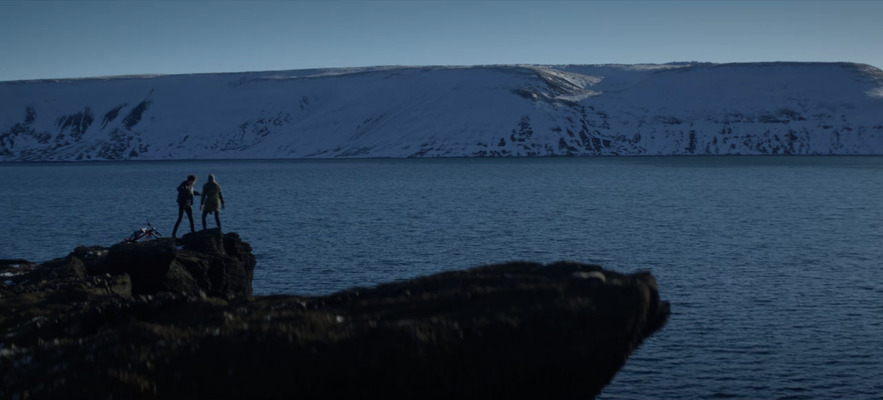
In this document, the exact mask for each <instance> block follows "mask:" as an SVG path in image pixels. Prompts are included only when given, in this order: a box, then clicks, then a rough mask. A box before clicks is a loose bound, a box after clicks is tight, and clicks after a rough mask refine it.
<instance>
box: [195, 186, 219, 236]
mask: <svg viewBox="0 0 883 400" xmlns="http://www.w3.org/2000/svg"><path fill="white" fill-rule="evenodd" d="M222 208H224V195H223V194H222V193H221V185H218V182H216V181H215V176H214V175H212V174H209V176H208V182H206V183H205V185H203V186H202V198H201V200H200V206H199V209H200V210H202V229H205V216H206V215H208V213H215V222H217V223H218V230H220V229H221V209H222Z"/></svg>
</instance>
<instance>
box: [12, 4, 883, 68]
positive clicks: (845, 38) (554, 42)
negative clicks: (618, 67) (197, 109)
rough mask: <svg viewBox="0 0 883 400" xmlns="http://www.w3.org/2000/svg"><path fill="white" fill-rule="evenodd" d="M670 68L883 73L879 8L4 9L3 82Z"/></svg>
mask: <svg viewBox="0 0 883 400" xmlns="http://www.w3.org/2000/svg"><path fill="white" fill-rule="evenodd" d="M675 61H706V62H754V61H849V62H859V63H865V64H870V65H873V66H876V67H883V1H698V0H697V1H664V0H655V1H615V2H603V1H564V2H554V1H543V2H539V1H537V2H533V1H518V2H510V1H488V2H474V1H437V2H430V1H407V2H406V1H366V2H352V1H323V2H308V1H270V2H256V1H248V2H244V1H243V2H237V1H218V2H213V1H198V2H184V1H176V2H160V1H143V2H135V1H97V2H80V1H63V2H52V1H23V2H16V1H3V2H0V81H10V80H26V79H54V78H74V77H93V76H110V75H132V74H181V73H210V72H238V71H264V70H289V69H308V68H333V67H359V66H375V65H486V64H604V63H623V64H631V63H666V62H675Z"/></svg>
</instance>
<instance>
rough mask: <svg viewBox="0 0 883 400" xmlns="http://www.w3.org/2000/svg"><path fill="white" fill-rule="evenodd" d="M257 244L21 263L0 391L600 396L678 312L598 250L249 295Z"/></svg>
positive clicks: (192, 245) (8, 316) (9, 394)
mask: <svg viewBox="0 0 883 400" xmlns="http://www.w3.org/2000/svg"><path fill="white" fill-rule="evenodd" d="M179 247H180V248H179ZM134 255H138V257H135V256H134ZM253 260H254V257H253V256H252V255H251V248H250V247H249V246H248V244H246V243H244V242H242V241H241V240H239V237H238V236H237V235H235V234H227V235H221V233H220V232H217V231H206V232H202V233H198V234H196V235H188V236H185V238H184V240H183V241H179V242H178V243H176V242H175V241H174V239H166V240H162V241H154V242H151V243H144V244H136V245H117V246H114V247H112V248H110V249H104V248H84V247H83V248H78V249H77V251H75V252H74V253H72V254H71V255H69V256H68V257H65V258H63V259H58V260H53V261H50V262H46V263H44V264H42V265H37V266H33V265H30V266H27V264H25V263H22V266H20V267H19V268H25V267H28V268H30V269H31V270H30V271H29V272H26V273H24V274H21V275H17V276H15V277H14V278H13V279H12V280H13V282H12V284H11V285H4V284H0V296H2V297H0V329H2V333H3V335H4V337H3V339H2V350H0V383H2V384H0V398H21V399H24V398H32V399H33V398H100V399H107V398H111V397H112V398H265V397H274V398H283V397H286V398H293V397H301V398H312V397H348V398H355V397H359V398H451V397H466V398H475V397H492V398H561V397H568V398H581V399H586V398H592V397H594V396H596V395H597V394H598V393H599V392H600V390H601V389H602V388H603V387H604V385H606V384H607V383H609V382H610V380H611V379H612V378H613V376H614V374H615V373H616V372H617V371H618V370H619V368H620V367H622V365H623V364H624V363H625V360H626V358H627V357H628V355H629V354H631V353H632V352H633V351H634V350H635V349H636V348H637V347H638V345H640V344H641V342H642V341H643V340H644V339H645V338H647V337H648V336H649V335H651V334H652V333H653V332H655V331H657V330H658V329H660V328H661V327H662V326H663V325H664V324H665V322H666V321H667V319H668V316H669V304H668V303H667V302H664V301H660V299H659V295H658V291H657V287H656V281H655V280H654V278H653V277H652V276H651V275H650V274H649V273H638V274H633V275H622V274H618V273H615V272H611V271H606V270H604V269H602V268H601V267H599V266H595V265H585V264H576V263H570V262H559V263H554V264H549V265H542V264H536V263H524V262H517V263H506V264H497V265H488V266H484V267H479V268H474V269H469V270H464V271H454V272H445V273H440V274H436V275H432V276H427V277H421V278H417V279H413V280H410V281H405V282H397V283H391V284H386V285H381V286H378V287H374V288H356V289H351V290H347V291H343V292H339V293H335V294H332V295H329V296H322V297H299V296H265V297H251V296H249V294H250V292H251V276H252V275H251V273H252V272H253V268H254V264H253ZM151 263H154V264H151ZM0 268H4V266H0ZM6 268H8V267H6ZM152 268H156V270H153V269H152ZM249 268H250V269H249ZM203 273H204V274H203ZM200 274H202V275H200ZM194 275H199V276H194ZM293 278H294V279H296V277H293ZM243 284H245V286H247V287H244V286H243Z"/></svg>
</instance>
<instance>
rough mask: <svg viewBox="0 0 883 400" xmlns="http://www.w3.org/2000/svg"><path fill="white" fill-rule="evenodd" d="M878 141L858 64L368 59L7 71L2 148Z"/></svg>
mask: <svg viewBox="0 0 883 400" xmlns="http://www.w3.org/2000/svg"><path fill="white" fill-rule="evenodd" d="M681 154H683V155H689V154H883V71H881V70H879V69H877V68H874V67H871V66H868V65H862V64H850V63H746V64H708V63H702V64H690V63H674V64H664V65H563V66H560V65H559V66H540V65H500V66H476V67H373V68H349V69H325V70H299V71H274V72H248V73H233V74H200V75H168V76H130V77H109V78H94V79H74V80H41V81H20V82H2V83H0V161H7V162H8V161H44V160H126V159H139V160H143V159H150V160H153V159H204V158H212V159H216V158H304V157H306V158H333V157H439V156H441V157H449V156H450V157H460V156H466V157H482V156H488V157H491V156H493V157H497V156H549V155H580V156H582V155H681Z"/></svg>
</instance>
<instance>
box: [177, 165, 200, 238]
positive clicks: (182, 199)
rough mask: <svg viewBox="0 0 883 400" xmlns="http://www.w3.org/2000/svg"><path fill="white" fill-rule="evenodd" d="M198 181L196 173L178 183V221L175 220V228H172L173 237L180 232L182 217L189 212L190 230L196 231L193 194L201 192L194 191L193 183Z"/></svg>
mask: <svg viewBox="0 0 883 400" xmlns="http://www.w3.org/2000/svg"><path fill="white" fill-rule="evenodd" d="M194 183H196V175H187V180H186V181H184V182H181V184H180V185H178V221H177V222H175V229H172V237H175V235H176V234H177V233H178V225H180V224H181V218H183V217H184V213H185V212H186V213H187V218H188V219H189V220H190V232H194V231H196V227H195V226H193V195H194V194H196V195H197V196H198V195H199V192H194V191H193V184H194Z"/></svg>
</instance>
